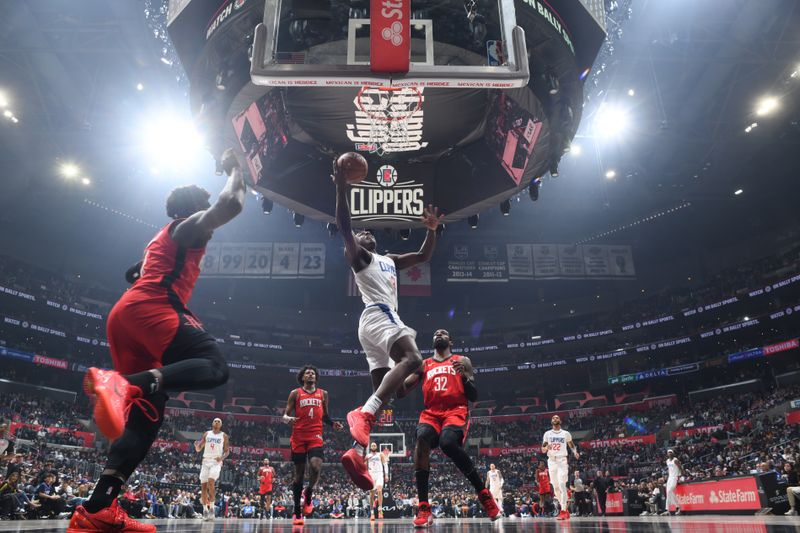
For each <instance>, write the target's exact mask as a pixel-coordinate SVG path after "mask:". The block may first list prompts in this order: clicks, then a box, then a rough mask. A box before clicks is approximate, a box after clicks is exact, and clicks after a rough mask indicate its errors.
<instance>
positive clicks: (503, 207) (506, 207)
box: [500, 199, 511, 217]
mask: <svg viewBox="0 0 800 533" xmlns="http://www.w3.org/2000/svg"><path fill="white" fill-rule="evenodd" d="M500 212H501V213H503V216H504V217H507V216H508V215H509V214H510V213H511V200H508V199H506V200H503V201H502V202H500Z"/></svg>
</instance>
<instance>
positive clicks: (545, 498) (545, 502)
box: [536, 461, 553, 515]
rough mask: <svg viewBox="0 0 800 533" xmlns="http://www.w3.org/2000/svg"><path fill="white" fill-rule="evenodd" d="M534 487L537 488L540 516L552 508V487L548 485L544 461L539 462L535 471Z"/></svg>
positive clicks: (547, 474) (548, 474) (548, 478)
mask: <svg viewBox="0 0 800 533" xmlns="http://www.w3.org/2000/svg"><path fill="white" fill-rule="evenodd" d="M536 485H538V486H539V505H540V506H541V510H542V515H544V513H545V512H547V511H548V510H551V509H552V508H553V486H552V485H551V484H550V473H549V472H548V471H547V467H546V466H545V464H544V461H539V469H538V470H537V471H536Z"/></svg>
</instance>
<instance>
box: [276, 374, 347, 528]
mask: <svg viewBox="0 0 800 533" xmlns="http://www.w3.org/2000/svg"><path fill="white" fill-rule="evenodd" d="M317 374H318V371H317V369H316V367H314V366H311V365H305V366H304V367H303V368H301V369H300V371H299V372H298V373H297V382H298V383H299V384H300V385H301V387H300V388H297V389H294V390H293V391H292V392H291V393H290V394H289V399H288V400H287V401H286V411H284V413H283V420H284V422H286V423H287V424H290V425H291V426H292V437H291V439H290V444H291V446H292V462H293V463H294V481H293V484H292V495H293V496H294V522H293V524H294V525H296V526H302V525H303V524H304V522H305V520H304V519H303V516H304V515H310V514H311V513H312V512H314V507H313V505H312V504H311V496H312V495H313V492H314V487H316V486H317V482H319V474H320V472H321V471H322V462H323V460H324V458H325V457H324V455H323V453H322V446H323V444H324V442H323V441H322V423H323V422H324V423H325V424H327V425H329V426H331V427H332V428H333V429H335V430H336V431H338V430H340V429H342V428H343V427H344V426H343V425H342V423H341V422H334V421H333V420H331V418H330V417H329V416H328V392H327V391H325V390H323V389H320V388H318V387H317V380H318V375H317ZM306 461H308V466H309V470H308V486H307V487H306V490H305V491H304V490H303V477H304V476H305V471H306ZM301 495H302V496H303V507H302V509H301V507H300V496H301Z"/></svg>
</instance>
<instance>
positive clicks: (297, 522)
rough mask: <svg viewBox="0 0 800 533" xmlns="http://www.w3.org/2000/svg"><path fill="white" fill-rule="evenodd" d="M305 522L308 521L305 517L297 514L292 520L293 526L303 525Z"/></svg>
mask: <svg viewBox="0 0 800 533" xmlns="http://www.w3.org/2000/svg"><path fill="white" fill-rule="evenodd" d="M305 523H306V521H305V519H303V517H302V516H297V515H295V517H294V520H292V525H293V526H302V525H305Z"/></svg>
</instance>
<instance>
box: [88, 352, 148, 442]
mask: <svg viewBox="0 0 800 533" xmlns="http://www.w3.org/2000/svg"><path fill="white" fill-rule="evenodd" d="M83 390H84V392H86V395H87V396H90V397H93V398H94V399H95V405H94V420H95V423H97V428H98V429H99V430H100V432H101V433H102V434H103V435H105V436H106V438H108V439H109V440H112V441H113V440H116V439H118V438H119V437H120V436H121V435H122V433H123V432H124V431H125V423H126V422H127V421H128V413H130V410H131V406H133V405H134V404H136V405H138V406H139V408H140V409H142V411H143V412H144V414H145V416H146V417H147V418H148V419H150V421H152V422H158V418H159V414H158V411H156V408H155V407H154V406H153V404H152V403H150V402H149V401H147V400H145V399H144V398H142V396H143V394H142V389H140V388H139V387H137V386H135V385H131V384H130V383H129V382H128V380H127V379H125V378H124V377H122V375H121V374H120V373H119V372H116V371H114V370H102V369H100V368H94V367H92V368H90V369H89V370H88V371H87V372H86V376H85V377H84V378H83ZM148 411H149V412H148ZM151 413H152V414H151Z"/></svg>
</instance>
